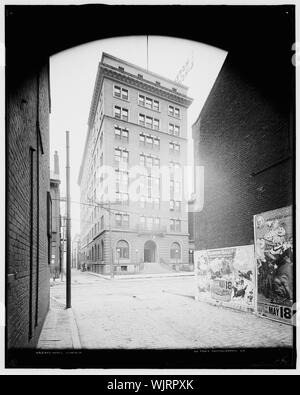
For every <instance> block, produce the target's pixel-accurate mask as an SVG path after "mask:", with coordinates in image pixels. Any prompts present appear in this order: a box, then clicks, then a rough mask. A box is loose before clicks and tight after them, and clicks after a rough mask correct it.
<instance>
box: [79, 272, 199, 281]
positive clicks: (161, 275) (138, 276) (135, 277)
mask: <svg viewBox="0 0 300 395" xmlns="http://www.w3.org/2000/svg"><path fill="white" fill-rule="evenodd" d="M85 273H87V274H91V275H92V276H96V277H99V278H102V279H104V280H108V281H112V280H142V279H145V278H166V277H192V276H194V272H183V273H165V274H164V273H153V274H145V275H142V274H136V275H133V276H131V275H124V276H114V278H111V277H108V276H105V275H103V274H98V273H94V272H89V271H86V272H85Z"/></svg>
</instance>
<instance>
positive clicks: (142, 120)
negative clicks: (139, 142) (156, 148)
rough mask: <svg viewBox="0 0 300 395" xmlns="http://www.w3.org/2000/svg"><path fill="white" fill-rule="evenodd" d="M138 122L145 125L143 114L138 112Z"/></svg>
mask: <svg viewBox="0 0 300 395" xmlns="http://www.w3.org/2000/svg"><path fill="white" fill-rule="evenodd" d="M139 124H140V125H142V126H145V115H143V114H139Z"/></svg>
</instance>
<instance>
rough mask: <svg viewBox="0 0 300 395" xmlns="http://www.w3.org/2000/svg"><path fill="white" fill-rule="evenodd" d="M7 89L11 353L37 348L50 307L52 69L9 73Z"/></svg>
mask: <svg viewBox="0 0 300 395" xmlns="http://www.w3.org/2000/svg"><path fill="white" fill-rule="evenodd" d="M6 88H7V111H6V113H7V124H6V138H7V146H6V158H7V173H6V177H7V185H6V187H7V211H6V224H7V229H6V232H7V233H6V241H7V244H6V246H7V251H6V256H7V259H6V274H7V282H6V286H7V294H6V295H7V299H6V306H7V310H6V312H7V315H6V319H7V332H6V333H7V347H8V348H9V349H10V348H15V347H16V348H20V347H34V346H35V345H36V343H37V340H38V336H39V333H40V330H41V328H42V325H43V322H44V319H45V316H46V313H47V311H48V306H49V265H48V236H47V191H49V189H50V185H49V111H50V109H49V106H50V103H49V75H48V66H45V67H41V68H39V70H38V71H36V72H31V73H27V74H26V77H25V74H24V75H23V78H22V77H21V76H17V77H16V78H14V76H13V74H12V73H11V74H10V73H9V74H8V76H7V85H6ZM37 120H39V125H40V136H41V138H40V142H39V140H38V133H37ZM31 148H32V149H33V151H32V154H31V150H30V149H31ZM42 151H43V152H42ZM31 161H32V166H31ZM38 178H39V179H38ZM38 192H39V193H38ZM38 200H39V203H38ZM31 241H32V243H31ZM31 247H32V249H31ZM30 290H31V291H30ZM30 300H31V303H30ZM30 326H31V333H30Z"/></svg>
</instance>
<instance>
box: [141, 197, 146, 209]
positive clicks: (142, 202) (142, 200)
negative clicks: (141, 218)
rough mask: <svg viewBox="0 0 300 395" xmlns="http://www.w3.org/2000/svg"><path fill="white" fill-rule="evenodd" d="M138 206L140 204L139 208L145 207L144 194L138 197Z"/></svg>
mask: <svg viewBox="0 0 300 395" xmlns="http://www.w3.org/2000/svg"><path fill="white" fill-rule="evenodd" d="M140 206H141V208H145V207H146V198H145V196H141V198H140Z"/></svg>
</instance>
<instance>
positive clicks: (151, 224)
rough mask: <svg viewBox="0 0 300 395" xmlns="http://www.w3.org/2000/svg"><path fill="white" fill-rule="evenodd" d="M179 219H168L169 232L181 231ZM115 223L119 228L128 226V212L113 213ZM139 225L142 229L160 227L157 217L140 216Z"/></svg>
mask: <svg viewBox="0 0 300 395" xmlns="http://www.w3.org/2000/svg"><path fill="white" fill-rule="evenodd" d="M181 222H182V221H181V220H180V219H173V218H172V219H170V231H171V232H181ZM115 225H116V227H119V228H129V214H127V213H121V212H118V213H116V214H115ZM140 225H141V227H142V229H147V230H152V229H153V230H154V229H158V228H159V227H160V218H159V217H146V216H141V217H140Z"/></svg>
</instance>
